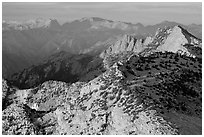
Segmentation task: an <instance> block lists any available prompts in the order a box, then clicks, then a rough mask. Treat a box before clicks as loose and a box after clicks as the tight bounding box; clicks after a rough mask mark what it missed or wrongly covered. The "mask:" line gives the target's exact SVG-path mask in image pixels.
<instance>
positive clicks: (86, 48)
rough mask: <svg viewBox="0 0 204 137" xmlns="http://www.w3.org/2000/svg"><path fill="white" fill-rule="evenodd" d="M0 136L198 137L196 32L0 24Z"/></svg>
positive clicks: (104, 23)
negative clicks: (157, 136)
mask: <svg viewBox="0 0 204 137" xmlns="http://www.w3.org/2000/svg"><path fill="white" fill-rule="evenodd" d="M2 71H3V72H2V74H3V80H2V134H3V135H141V134H142V135H143V134H148V135H150V134H151V135H162V134H165V135H167V134H168V135H201V134H202V25H196V24H191V25H183V24H180V23H176V22H169V21H164V22H161V23H158V24H156V25H148V26H144V25H143V24H141V23H137V24H132V23H127V22H119V21H112V20H106V19H102V18H98V17H90V18H82V19H79V20H75V21H72V22H67V23H64V24H62V25H61V24H59V23H58V21H57V20H55V19H48V20H47V19H42V18H38V19H36V20H29V21H26V22H16V21H3V24H2Z"/></svg>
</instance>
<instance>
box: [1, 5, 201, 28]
mask: <svg viewBox="0 0 204 137" xmlns="http://www.w3.org/2000/svg"><path fill="white" fill-rule="evenodd" d="M2 5H3V6H2V8H3V14H2V16H3V20H6V21H10V20H15V21H26V20H30V19H35V18H39V17H41V18H54V19H57V20H58V21H59V23H61V24H62V23H64V22H66V21H73V20H75V19H79V18H83V17H100V18H105V19H110V20H114V21H124V22H131V23H138V22H140V23H142V24H143V25H154V24H156V23H160V22H162V21H165V20H168V21H175V22H178V23H181V24H184V25H189V24H192V23H195V24H201V23H202V4H201V3H199V2H197V3H191V2H188V3H179V2H174V3H168V2H164V3H155V2H154V3H150V2H148V3H142V2H140V3H122V2H120V3H105V2H104V3H91V2H89V3H82V2H78V3H52V2H51V3H49V2H47V3H31V2H29V3H25V2H21V3H7V2H4V3H3V4H2Z"/></svg>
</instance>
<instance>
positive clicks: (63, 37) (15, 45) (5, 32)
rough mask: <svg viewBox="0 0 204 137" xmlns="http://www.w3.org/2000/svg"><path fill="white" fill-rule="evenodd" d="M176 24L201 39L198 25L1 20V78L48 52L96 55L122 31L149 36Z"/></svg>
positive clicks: (35, 60)
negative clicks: (159, 29) (158, 29)
mask: <svg viewBox="0 0 204 137" xmlns="http://www.w3.org/2000/svg"><path fill="white" fill-rule="evenodd" d="M175 25H180V26H182V27H183V28H185V29H187V30H188V31H189V32H191V33H192V34H194V35H195V36H196V37H199V38H201V30H202V29H201V28H202V26H201V25H195V24H192V25H189V26H185V25H182V24H179V23H175V22H167V21H165V22H161V23H159V24H156V25H152V26H143V25H142V24H141V23H138V24H131V23H125V22H119V21H111V20H106V19H101V18H97V17H92V18H83V19H80V20H75V21H73V22H67V23H64V24H62V25H60V24H59V23H58V22H57V20H55V19H48V20H46V19H41V18H39V19H36V20H30V21H26V22H16V21H13V22H11V21H3V23H2V51H3V52H2V53H3V54H2V58H3V61H2V62H3V64H2V65H3V77H4V78H9V77H10V76H11V75H12V74H14V73H15V72H19V71H22V70H23V69H24V68H28V67H30V66H32V65H35V64H36V63H39V62H41V61H42V60H43V59H46V58H48V57H49V56H50V55H53V54H55V53H59V52H61V51H66V52H69V53H72V54H79V53H83V54H85V53H86V54H91V55H93V54H99V53H101V52H102V51H103V50H104V49H106V48H107V47H108V46H109V45H111V44H113V43H115V41H116V39H117V38H118V37H120V36H121V35H124V34H134V35H137V36H138V35H140V36H141V35H142V36H144V37H146V36H153V35H154V34H155V32H156V30H157V28H159V27H160V28H164V27H165V26H175Z"/></svg>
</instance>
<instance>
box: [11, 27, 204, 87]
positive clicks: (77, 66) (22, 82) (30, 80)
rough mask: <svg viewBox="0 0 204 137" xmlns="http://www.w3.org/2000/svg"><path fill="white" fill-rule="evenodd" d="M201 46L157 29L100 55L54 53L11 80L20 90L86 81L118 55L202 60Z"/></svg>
mask: <svg viewBox="0 0 204 137" xmlns="http://www.w3.org/2000/svg"><path fill="white" fill-rule="evenodd" d="M109 44H110V43H109ZM200 47H201V40H200V39H198V38H196V37H195V36H193V35H192V34H190V33H189V32H187V31H186V30H185V29H183V28H182V27H180V26H175V27H166V28H164V29H158V30H157V32H156V34H155V36H153V37H146V38H144V37H141V36H132V35H127V34H126V35H124V36H122V37H119V38H118V39H117V40H116V42H115V43H114V44H112V45H110V46H108V48H107V49H106V50H104V51H103V52H102V53H100V54H99V56H98V54H94V55H88V54H81V55H74V54H71V53H68V52H64V51H62V52H59V53H56V54H54V55H52V56H51V57H50V58H48V59H47V60H45V61H44V62H41V63H40V64H37V65H34V66H31V67H29V68H28V69H24V70H23V71H22V72H20V73H16V74H14V75H13V76H12V79H11V80H12V82H13V84H14V85H16V86H18V87H19V88H30V87H34V86H37V85H38V84H40V83H42V82H44V81H46V80H51V79H52V80H59V81H64V82H69V83H73V82H76V81H79V80H80V81H87V80H91V79H92V78H94V77H96V76H98V75H100V74H101V73H102V72H103V71H105V68H106V67H107V64H108V63H107V61H106V60H108V59H109V58H110V57H112V56H114V55H115V54H118V53H121V52H133V53H135V54H141V55H143V56H147V55H148V54H151V53H152V52H165V51H168V52H173V53H177V52H179V53H181V54H186V55H187V56H192V57H195V56H198V57H201V55H202V54H201V48H200ZM106 57H107V58H106ZM103 63H104V64H105V65H103Z"/></svg>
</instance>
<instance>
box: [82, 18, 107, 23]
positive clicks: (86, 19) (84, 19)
mask: <svg viewBox="0 0 204 137" xmlns="http://www.w3.org/2000/svg"><path fill="white" fill-rule="evenodd" d="M79 21H80V22H83V21H90V22H97V21H99V22H100V21H107V20H106V19H103V18H99V17H84V18H82V19H80V20H79Z"/></svg>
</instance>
